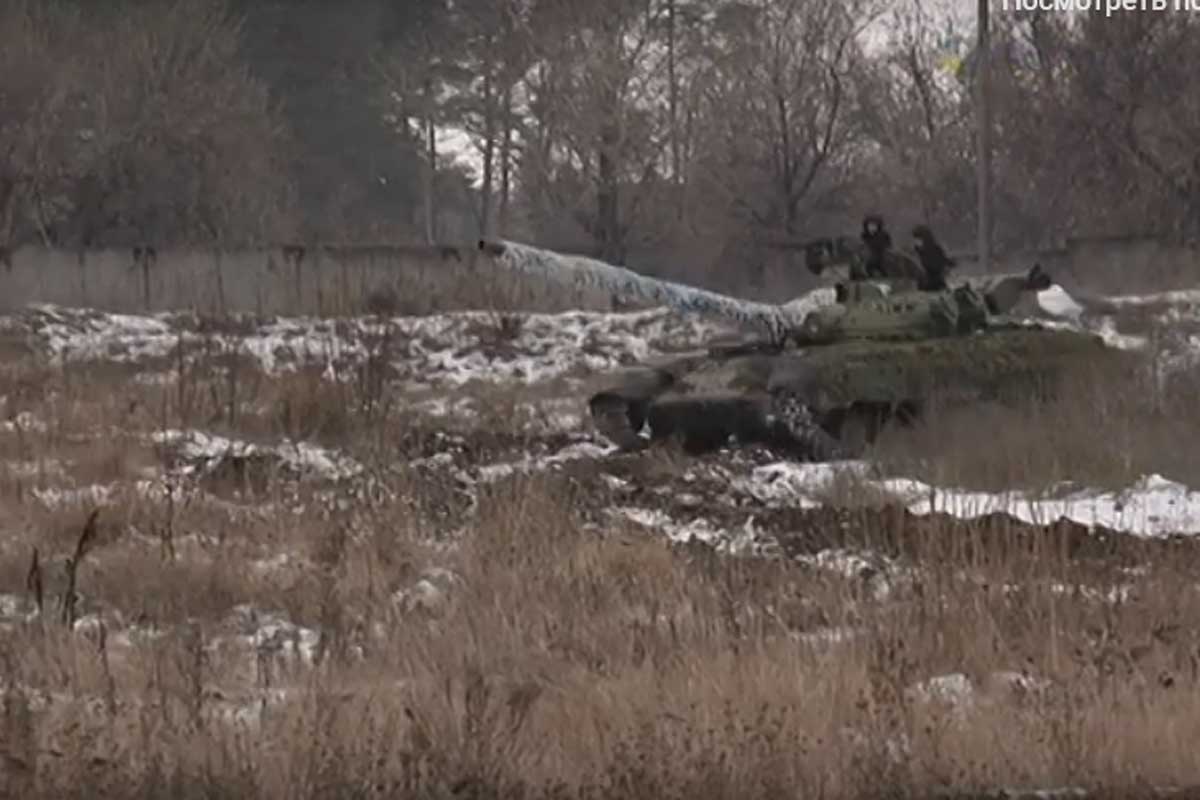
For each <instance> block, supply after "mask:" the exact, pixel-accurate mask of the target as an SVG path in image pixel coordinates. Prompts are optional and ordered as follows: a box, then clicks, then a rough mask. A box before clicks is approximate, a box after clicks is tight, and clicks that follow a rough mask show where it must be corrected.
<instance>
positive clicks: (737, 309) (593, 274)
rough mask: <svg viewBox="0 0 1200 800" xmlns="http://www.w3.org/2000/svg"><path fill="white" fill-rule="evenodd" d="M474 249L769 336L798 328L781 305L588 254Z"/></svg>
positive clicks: (537, 272)
mask: <svg viewBox="0 0 1200 800" xmlns="http://www.w3.org/2000/svg"><path fill="white" fill-rule="evenodd" d="M479 249H480V250H481V251H482V252H484V253H485V254H487V255H489V256H491V257H492V258H493V260H494V261H495V263H496V264H498V265H499V266H501V267H503V268H504V269H509V270H512V271H513V272H520V273H524V274H527V275H533V276H536V277H538V278H544V279H548V280H552V281H555V282H557V283H560V284H564V285H567V286H570V287H574V288H579V289H600V290H602V291H605V292H608V293H610V294H612V295H614V296H617V297H620V298H621V299H623V300H627V301H631V302H646V303H652V304H655V305H665V306H668V307H670V308H672V309H674V310H675V311H679V312H681V313H685V314H697V315H703V316H712V317H719V318H721V319H726V320H730V321H732V322H735V323H737V324H738V325H741V326H744V327H757V328H760V329H765V330H766V331H767V333H768V335H769V336H770V337H771V338H772V339H774V340H782V339H783V338H784V337H785V336H786V335H787V334H788V333H789V332H790V331H795V330H798V329H800V328H801V326H802V325H803V323H804V320H803V318H802V317H800V316H799V315H797V314H793V313H789V312H788V310H787V309H785V308H783V307H782V306H776V305H771V304H769V303H756V302H753V301H749V300H739V299H737V298H734V297H728V296H726V295H723V294H718V293H717V292H710V291H707V290H704V289H697V288H694V287H692V286H685V285H684V284H681V283H673V282H671V281H665V280H660V279H657V278H650V277H647V276H645V275H639V274H638V273H636V272H634V271H633V270H631V269H626V268H624V267H616V266H613V265H612V264H608V263H605V262H603V261H599V260H597V259H594V258H588V257H586V256H579V255H566V254H563V253H556V252H553V251H551V250H544V249H542V248H539V247H532V246H530V245H526V244H518V243H517V242H511V241H507V240H502V239H501V240H491V241H489V240H483V241H480V243H479Z"/></svg>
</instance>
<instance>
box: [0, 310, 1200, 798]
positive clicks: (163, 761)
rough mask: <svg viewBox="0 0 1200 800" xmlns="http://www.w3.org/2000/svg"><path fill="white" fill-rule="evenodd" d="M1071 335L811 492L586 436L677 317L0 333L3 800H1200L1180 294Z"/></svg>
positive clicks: (724, 459) (100, 320)
mask: <svg viewBox="0 0 1200 800" xmlns="http://www.w3.org/2000/svg"><path fill="white" fill-rule="evenodd" d="M1051 295H1053V293H1049V294H1048V295H1047V296H1048V297H1050V296H1051ZM1051 299H1052V298H1051ZM1059 324H1063V323H1059ZM1072 324H1075V323H1072ZM1078 324H1086V325H1089V326H1091V327H1093V328H1095V329H1096V330H1098V331H1102V332H1104V333H1105V335H1106V337H1107V338H1108V339H1109V340H1110V341H1112V342H1113V343H1114V345H1117V344H1119V345H1121V346H1124V347H1132V348H1136V349H1137V350H1138V352H1140V353H1141V354H1142V355H1144V360H1145V369H1144V371H1143V372H1144V374H1143V376H1142V378H1141V379H1140V381H1138V382H1131V383H1127V384H1125V385H1101V384H1097V385H1081V386H1079V387H1077V390H1076V391H1073V392H1070V393H1068V394H1067V395H1066V396H1062V397H1060V398H1058V399H1056V400H1054V401H1053V402H1050V403H1048V404H1045V405H1041V406H1037V407H1029V408H1022V409H1004V408H978V409H973V410H971V411H969V412H962V413H959V414H958V415H953V416H945V417H939V418H938V419H936V420H932V421H930V422H929V423H927V424H926V425H923V426H918V427H917V428H915V429H913V430H907V431H903V432H898V433H896V434H893V435H890V436H888V437H885V439H884V440H883V441H882V442H880V443H879V445H878V448H877V449H876V451H875V452H873V453H872V458H871V459H870V460H869V461H862V462H842V463H835V464H795V463H786V462H783V461H781V460H780V458H779V457H778V456H777V455H775V454H772V453H770V452H767V451H765V450H762V449H755V448H745V447H741V448H737V447H731V448H729V449H726V450H723V451H721V452H720V453H717V454H715V455H711V456H705V457H700V458H694V457H689V456H687V455H685V454H683V453H682V452H681V451H679V450H678V449H676V448H675V447H673V446H671V445H665V446H662V447H655V448H651V449H649V450H646V451H643V452H639V453H633V454H630V453H619V452H616V451H615V448H613V447H612V445H611V444H610V443H608V442H606V441H605V440H604V439H603V438H601V437H600V436H599V435H598V434H596V433H595V432H594V431H593V430H592V428H591V426H590V424H589V422H588V420H587V419H586V402H585V401H586V397H587V394H588V391H589V390H590V389H592V388H595V386H596V385H597V382H598V381H601V380H603V374H604V371H605V370H610V369H612V368H615V367H619V366H621V365H623V364H632V363H635V362H637V361H638V360H639V359H642V358H645V357H647V356H650V355H655V354H662V353H669V352H672V351H676V350H681V349H684V348H687V347H691V346H695V345H696V344H697V343H700V342H702V341H704V340H705V339H706V338H707V337H709V336H710V335H712V334H714V333H716V332H718V331H716V330H715V329H714V328H713V327H712V326H711V325H710V324H709V323H701V322H697V321H694V320H685V319H678V318H675V317H674V316H672V315H670V314H668V313H666V312H665V311H663V310H661V309H651V310H645V311H636V312H629V313H599V312H568V313H561V314H526V313H517V312H511V313H509V312H506V313H498V312H490V311H489V312H456V313H450V314H431V315H428V316H424V317H396V318H384V317H361V318H340V319H330V320H318V319H301V318H281V319H262V320H260V319H253V318H249V317H228V318H222V319H206V318H200V317H196V316H195V315H191V314H185V313H178V314H160V315H156V316H128V315H126V316H120V315H112V314H106V313H102V312H99V311H93V310H86V309H70V308H61V307H53V306H37V307H30V308H27V309H25V310H23V311H21V312H19V313H16V314H13V315H10V316H8V317H5V318H3V319H0V370H2V373H3V374H2V377H0V692H3V695H4V702H3V715H2V721H0V790H2V791H0V794H2V795H3V796H20V797H24V798H29V799H32V798H41V797H46V798H50V797H54V798H71V797H80V798H82V797H88V798H126V797H145V798H149V797H166V796H170V797H173V798H200V797H205V798H212V797H230V798H234V797H236V798H259V797H261V798H318V797H331V798H332V797H338V798H343V797H431V798H432V797H456V798H484V797H489V798H563V800H566V798H575V797H579V798H636V799H638V800H641V799H642V798H647V799H648V798H662V797H679V798H692V797H704V798H713V799H714V800H720V798H739V800H743V799H744V800H750V799H752V798H775V797H806V798H808V797H829V798H860V797H863V798H866V797H885V796H886V797H892V796H917V797H928V796H935V795H936V796H939V797H964V798H965V797H985V796H988V797H994V796H1008V797H1019V796H1030V797H1034V796H1036V797H1054V796H1064V797H1065V796H1082V793H1085V792H1086V793H1087V794H1088V796H1095V797H1108V796H1122V797H1124V796H1131V797H1132V796H1141V797H1146V796H1153V795H1155V794H1164V795H1165V794H1167V793H1170V792H1174V794H1173V796H1177V797H1188V796H1196V797H1200V791H1197V790H1195V789H1189V787H1198V786H1200V760H1197V759H1196V758H1195V744H1194V743H1195V742H1196V741H1198V740H1200V627H1198V625H1197V620H1200V584H1198V583H1197V578H1196V576H1197V569H1198V568H1200V543H1197V541H1196V539H1195V538H1194V537H1193V536H1192V534H1196V533H1200V491H1192V489H1190V488H1189V487H1200V455H1198V453H1197V449H1196V445H1197V443H1198V442H1200V417H1198V416H1197V415H1196V413H1195V402H1196V401H1195V388H1196V386H1197V385H1198V384H1197V374H1198V373H1197V368H1196V363H1197V362H1198V361H1200V336H1197V332H1198V331H1200V293H1189V292H1179V293H1173V294H1164V295H1157V296H1144V297H1124V298H1109V299H1108V300H1107V301H1106V305H1105V311H1104V312H1103V313H1099V314H1095V315H1091V316H1090V317H1088V318H1086V319H1084V320H1082V321H1081V322H1079V323H1078ZM999 792H1007V793H1008V794H997V793H999Z"/></svg>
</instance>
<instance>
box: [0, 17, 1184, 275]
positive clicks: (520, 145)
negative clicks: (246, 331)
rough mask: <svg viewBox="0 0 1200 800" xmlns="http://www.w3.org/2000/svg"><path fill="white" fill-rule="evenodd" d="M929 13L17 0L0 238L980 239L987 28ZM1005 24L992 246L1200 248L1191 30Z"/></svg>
mask: <svg viewBox="0 0 1200 800" xmlns="http://www.w3.org/2000/svg"><path fill="white" fill-rule="evenodd" d="M927 2H929V0H903V2H892V0H822V1H821V2H812V0H454V2H449V0H354V1H353V2H345V0H338V2H334V0H290V1H289V2H284V1H283V0H274V1H272V0H109V1H108V2H106V3H102V4H96V3H85V2H82V0H76V1H75V2H71V1H70V0H0V247H7V248H13V247H15V246H17V245H19V244H22V243H25V242H39V241H40V242H43V243H46V244H53V245H59V246H69V247H88V246H100V245H120V246H124V245H132V244H139V243H154V244H157V245H159V246H165V245H180V244H201V245H211V244H222V245H229V246H236V245H237V244H244V243H250V242H261V241H264V240H272V241H280V240H292V241H337V242H354V241H381V240H393V241H396V240H403V241H418V240H423V239H425V240H435V241H463V240H469V239H472V238H474V237H476V236H478V235H479V234H480V233H486V234H499V235H508V236H516V237H523V238H529V239H532V240H536V241H538V242H541V243H544V244H547V245H550V246H554V247H562V248H568V249H573V250H578V251H584V252H590V253H592V254H595V255H597V256H600V257H603V258H606V259H608V260H611V261H615V262H623V263H632V264H635V265H640V264H648V263H654V264H678V265H680V266H679V274H680V275H686V276H688V277H692V278H700V277H713V278H723V277H728V276H718V275H711V274H710V275H708V276H703V275H702V273H706V272H707V273H712V272H714V271H715V270H717V269H726V270H728V269H733V268H736V269H738V270H741V271H743V272H744V273H745V274H750V275H751V276H753V275H754V274H755V273H756V270H757V269H758V268H760V267H761V266H762V265H763V264H764V263H766V262H767V261H769V260H771V259H772V258H775V257H777V256H778V254H779V253H786V250H781V249H779V247H778V245H779V244H780V243H785V242H788V241H793V240H796V239H800V238H804V237H807V236H813V235H820V234H825V233H829V232H830V231H831V230H845V229H846V228H848V227H850V228H855V227H857V222H858V220H859V219H860V218H861V216H862V215H863V214H864V213H865V212H867V211H877V212H880V213H883V214H884V215H885V216H887V217H888V218H889V220H890V221H891V222H892V226H893V228H894V230H895V232H896V234H897V235H898V236H902V237H905V234H906V228H907V227H908V226H911V225H912V224H914V223H916V222H919V221H923V222H928V223H929V224H931V225H933V226H934V227H935V229H936V230H938V232H939V233H940V234H941V236H942V238H943V239H944V240H945V241H946V242H947V243H948V244H949V245H950V246H951V247H956V246H957V247H971V246H973V242H974V226H975V201H974V197H975V172H974V163H975V139H974V111H975V96H974V92H973V81H974V65H975V63H976V58H975V56H974V55H973V54H972V53H971V52H970V45H971V36H970V34H971V28H970V25H971V21H970V20H968V21H967V22H968V24H967V28H966V30H965V31H963V33H965V34H966V35H965V36H962V35H958V34H957V33H956V32H955V30H954V29H953V28H952V27H949V26H948V23H947V21H946V19H945V17H944V16H942V15H939V14H935V13H934V12H933V10H932V9H931V8H927V7H926V3H927ZM993 31H994V34H993V35H994V47H993V52H992V54H991V55H992V58H991V63H992V67H993V69H992V74H993V80H992V85H993V89H994V112H993V119H994V122H995V129H994V130H995V134H994V141H995V154H994V159H995V168H994V179H993V188H994V191H995V197H994V207H995V211H996V221H995V240H996V244H997V246H998V247H999V248H1001V249H1004V248H1017V247H1023V246H1038V245H1042V244H1045V243H1046V242H1048V241H1053V240H1055V239H1058V238H1061V237H1063V236H1067V235H1072V234H1075V235H1090V234H1095V233H1097V232H1104V233H1113V232H1130V233H1132V232H1137V233H1157V234H1174V235H1180V236H1191V235H1194V234H1195V233H1196V230H1195V229H1196V226H1197V225H1200V213H1198V212H1200V150H1198V149H1197V148H1196V146H1195V142H1196V141H1197V136H1198V135H1200V95H1197V93H1196V92H1195V91H1193V90H1192V81H1193V76H1194V75H1196V74H1200V70H1198V69H1197V67H1200V15H1190V14H1185V13H1155V14H1149V13H1132V12H1131V13H1122V14H1117V15H1114V16H1112V17H1111V18H1110V17H1106V16H1104V15H1102V14H1082V15H1070V14H1063V13H1037V12H1031V13H1014V12H1004V11H1001V10H999V9H998V8H997V9H994V10H993ZM455 131H457V132H458V135H457V136H453V135H452V134H453V132H455ZM456 143H465V144H466V145H467V146H468V147H469V149H470V151H471V155H472V158H471V159H470V162H471V163H470V164H469V165H468V164H466V163H464V161H463V160H462V159H461V158H459V157H457V154H456V152H455V148H454V147H453V146H452V145H454V144H456ZM905 238H906V237H905ZM745 274H743V275H742V276H741V277H742V278H744V277H745Z"/></svg>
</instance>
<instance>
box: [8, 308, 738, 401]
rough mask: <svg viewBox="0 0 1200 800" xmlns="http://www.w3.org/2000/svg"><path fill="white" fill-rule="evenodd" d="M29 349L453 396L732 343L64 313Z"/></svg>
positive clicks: (616, 333)
mask: <svg viewBox="0 0 1200 800" xmlns="http://www.w3.org/2000/svg"><path fill="white" fill-rule="evenodd" d="M23 318H24V320H25V324H26V325H27V326H28V328H29V329H30V331H31V333H32V336H33V339H34V341H35V342H37V343H39V344H40V345H41V347H42V349H43V350H44V351H45V352H46V353H47V354H48V355H49V356H50V357H51V358H53V359H55V360H57V361H61V362H64V363H72V362H86V361H109V362H114V363H129V364H142V365H146V364H147V363H148V362H154V361H156V360H158V361H161V360H162V359H166V358H168V357H177V356H178V350H177V348H178V347H180V346H181V345H182V346H183V347H184V348H185V351H190V352H191V353H192V354H193V356H195V355H196V354H199V353H208V354H210V355H218V354H225V353H232V354H237V355H241V356H243V357H245V358H247V359H249V360H250V361H252V362H253V363H254V364H255V365H257V367H258V368H259V369H261V370H262V371H263V372H265V373H267V374H270V375H278V374H282V373H287V372H294V371H296V370H297V369H300V368H303V367H310V368H311V367H318V368H323V370H324V372H325V374H326V377H328V378H331V379H342V378H343V377H344V378H346V379H349V378H351V377H354V375H355V372H354V371H355V370H356V369H357V368H358V367H360V366H362V365H363V364H366V363H368V362H370V361H371V360H372V359H376V360H379V361H381V363H382V364H384V365H386V366H387V367H388V368H390V369H391V370H392V371H393V373H394V374H395V376H396V377H398V378H400V379H401V380H402V381H403V382H404V384H405V386H406V387H407V388H409V389H417V388H422V387H426V388H435V387H436V388H443V389H444V388H456V387H461V386H464V385H466V384H468V383H471V382H474V381H479V382H484V383H505V382H515V383H518V384H524V385H528V384H534V383H539V382H543V381H549V380H552V379H555V378H558V377H560V376H563V375H567V374H570V373H577V372H585V373H586V372H599V371H603V370H610V369H615V368H618V367H620V366H624V365H629V364H634V363H638V362H641V361H644V360H646V359H649V358H653V357H656V356H662V355H665V354H669V353H674V352H678V351H680V350H684V349H688V348H693V347H695V346H697V345H698V344H700V343H702V342H704V341H706V340H708V339H711V338H712V337H714V336H717V335H720V334H721V333H725V332H727V331H726V329H724V328H722V327H721V326H719V325H714V324H712V323H708V322H705V321H703V320H700V319H698V318H696V317H694V316H679V315H676V314H673V313H671V312H670V311H668V310H667V309H664V308H658V309H651V310H649V311H639V312H632V313H602V312H585V311H571V312H566V313H562V314H521V315H516V318H517V319H518V320H519V323H518V325H517V326H516V330H515V331H513V332H509V333H504V332H502V331H501V329H500V325H499V323H498V319H497V317H496V315H495V314H492V313H491V312H485V311H464V312H457V313H449V314H438V315H433V316H427V317H395V318H392V319H389V320H386V321H384V322H380V321H379V320H378V318H375V317H350V318H344V319H339V320H325V319H319V318H315V317H291V318H279V319H275V320H271V321H267V322H259V321H255V320H253V319H249V318H245V319H238V318H235V319H234V322H235V323H236V324H230V325H227V326H225V328H226V329H225V330H224V332H220V331H218V332H208V333H204V334H201V333H197V332H195V330H193V329H194V327H195V325H194V320H192V319H191V318H190V317H188V316H187V315H184V314H169V313H164V314H156V315H154V316H146V317H137V316H130V315H122V314H107V313H103V312H98V311H92V310H87V309H71V308H64V307H60V306H51V305H37V306H31V307H30V308H29V309H27V310H26V311H25V312H24V317H23Z"/></svg>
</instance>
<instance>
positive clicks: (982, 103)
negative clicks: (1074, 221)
mask: <svg viewBox="0 0 1200 800" xmlns="http://www.w3.org/2000/svg"><path fill="white" fill-rule="evenodd" d="M988 5H989V3H988V0H979V5H978V10H977V11H976V12H975V13H976V23H975V24H976V28H977V31H978V42H977V43H976V47H975V59H976V60H975V66H976V70H977V72H978V74H977V76H976V77H977V80H976V92H977V94H976V104H975V108H976V112H975V113H976V118H975V124H976V127H977V129H978V134H979V149H978V153H977V154H976V157H975V176H976V185H977V190H978V201H979V268H980V269H981V270H982V271H983V272H984V273H990V272H991V271H992V130H991V129H992V114H991V110H992V109H991V103H992V91H991V89H992V87H991V37H990V36H989V35H988Z"/></svg>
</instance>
